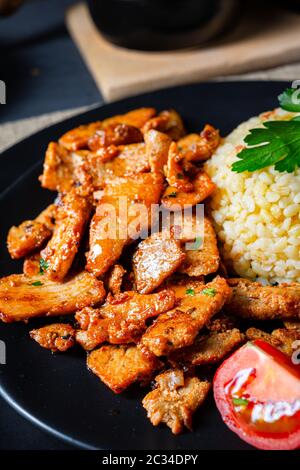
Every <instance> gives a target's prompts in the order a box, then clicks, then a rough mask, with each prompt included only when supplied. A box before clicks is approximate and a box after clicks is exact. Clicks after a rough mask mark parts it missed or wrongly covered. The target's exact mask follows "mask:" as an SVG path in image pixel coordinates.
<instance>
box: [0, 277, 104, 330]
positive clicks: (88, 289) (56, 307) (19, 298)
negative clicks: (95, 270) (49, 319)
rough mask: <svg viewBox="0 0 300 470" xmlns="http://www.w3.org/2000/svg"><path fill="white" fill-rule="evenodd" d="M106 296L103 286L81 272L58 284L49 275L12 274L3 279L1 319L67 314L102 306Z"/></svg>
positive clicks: (1, 285)
mask: <svg viewBox="0 0 300 470" xmlns="http://www.w3.org/2000/svg"><path fill="white" fill-rule="evenodd" d="M104 297H105V290H104V287H103V283H102V282H101V281H98V280H97V279H96V278H95V277H94V276H93V275H92V274H90V273H87V272H85V271H84V272H82V273H80V274H77V275H76V276H74V277H73V278H71V279H69V280H68V281H66V282H64V283H63V284H62V283H57V282H53V281H50V280H49V279H47V277H46V276H43V275H41V276H33V277H27V276H25V275H24V274H13V275H12V276H8V277H3V278H2V279H0V319H1V320H2V321H4V322H13V321H21V320H28V319H29V318H33V317H40V316H55V315H67V314H69V313H74V312H76V310H79V309H81V308H83V307H86V306H89V305H97V304H100V303H101V302H102V301H103V299H104Z"/></svg>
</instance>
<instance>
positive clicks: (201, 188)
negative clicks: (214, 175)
mask: <svg viewBox="0 0 300 470" xmlns="http://www.w3.org/2000/svg"><path fill="white" fill-rule="evenodd" d="M192 183H193V190H192V191H190V192H184V191H178V190H177V188H175V187H173V186H168V187H167V188H166V190H165V192H164V194H163V197H162V204H163V206H164V207H165V208H166V209H169V210H182V209H183V208H184V207H192V206H195V205H196V204H199V203H200V202H202V201H204V199H207V198H208V197H209V196H210V195H211V194H212V193H213V191H214V190H215V184H214V183H213V182H212V181H211V179H210V177H209V176H208V175H207V174H206V173H205V172H203V171H200V172H199V173H198V174H197V175H196V176H195V178H194V179H193V180H192Z"/></svg>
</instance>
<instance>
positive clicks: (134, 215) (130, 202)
mask: <svg viewBox="0 0 300 470" xmlns="http://www.w3.org/2000/svg"><path fill="white" fill-rule="evenodd" d="M161 190H162V178H160V177H158V176H157V175H153V174H151V173H142V174H139V175H136V176H135V177H128V178H116V179H114V180H112V181H111V183H110V184H109V185H107V186H106V187H105V189H104V192H103V196H102V197H101V199H100V201H99V204H98V206H97V209H96V213H95V215H94V217H93V219H92V222H91V227H90V251H89V252H88V253H87V270H88V271H90V272H92V273H93V274H95V276H97V277H98V276H101V275H103V274H105V273H106V272H107V270H108V269H109V268H110V266H112V265H113V264H114V263H115V262H116V261H117V260H118V259H119V257H120V256H121V254H122V251H123V248H124V247H125V246H126V245H128V244H129V243H130V242H132V241H133V240H134V239H136V238H138V236H139V235H140V234H141V232H143V231H145V230H146V229H148V227H149V225H150V224H151V206H152V204H157V203H158V202H159V198H160V194H161ZM108 204H109V206H108ZM112 209H114V210H112Z"/></svg>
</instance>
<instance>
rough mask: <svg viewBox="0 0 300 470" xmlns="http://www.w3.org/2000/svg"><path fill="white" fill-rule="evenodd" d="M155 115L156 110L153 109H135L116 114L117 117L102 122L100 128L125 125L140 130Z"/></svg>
mask: <svg viewBox="0 0 300 470" xmlns="http://www.w3.org/2000/svg"><path fill="white" fill-rule="evenodd" d="M155 114H156V110H155V109H154V108H137V109H133V110H132V111H129V112H128V113H125V114H118V115H117V116H112V117H109V118H106V119H104V120H103V121H102V126H103V127H104V128H106V127H107V126H111V125H115V124H127V125H128V126H134V127H137V128H138V129H142V128H143V126H144V125H145V124H146V122H147V121H149V119H151V118H152V117H153V116H155Z"/></svg>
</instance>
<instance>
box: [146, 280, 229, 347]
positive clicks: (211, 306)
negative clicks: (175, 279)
mask: <svg viewBox="0 0 300 470" xmlns="http://www.w3.org/2000/svg"><path fill="white" fill-rule="evenodd" d="M230 295H231V289H230V287H229V286H228V284H227V282H226V281H225V279H222V278H220V277H216V278H215V279H214V280H213V281H212V282H210V283H208V284H206V285H203V284H201V283H199V286H198V292H195V290H187V291H186V296H185V297H183V298H182V299H181V300H180V302H179V305H178V306H177V307H176V308H175V309H174V310H171V311H169V312H167V313H165V314H162V315H160V316H159V318H158V319H157V320H156V321H155V322H154V323H153V324H152V325H151V326H150V327H149V328H148V329H147V331H146V333H145V334H144V335H143V337H142V339H141V343H142V345H143V346H145V347H146V348H147V349H149V351H151V352H152V353H153V354H155V355H156V356H165V355H167V354H170V353H171V352H172V351H174V350H176V349H179V348H182V347H185V346H189V345H191V344H192V343H193V341H194V339H195V338H196V336H197V335H198V333H199V331H200V330H201V329H202V328H203V327H204V326H205V324H206V323H207V322H208V321H209V320H210V318H212V317H213V315H215V314H216V313H217V312H219V311H220V310H221V308H222V307H223V305H224V303H225V302H226V301H228V298H229V297H230Z"/></svg>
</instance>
